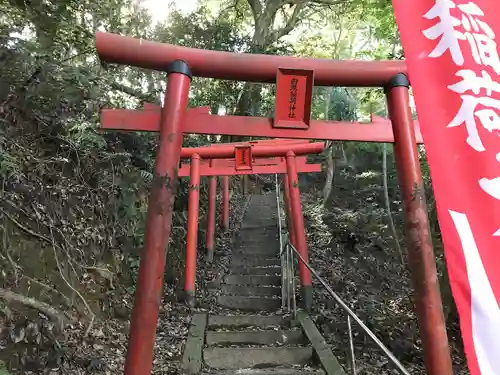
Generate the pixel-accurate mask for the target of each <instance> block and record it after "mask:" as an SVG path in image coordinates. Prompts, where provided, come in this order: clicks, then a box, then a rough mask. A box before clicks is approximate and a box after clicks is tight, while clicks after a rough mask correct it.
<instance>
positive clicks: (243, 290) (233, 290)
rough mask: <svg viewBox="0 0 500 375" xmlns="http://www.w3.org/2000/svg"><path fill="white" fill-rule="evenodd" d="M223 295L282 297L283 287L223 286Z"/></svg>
mask: <svg viewBox="0 0 500 375" xmlns="http://www.w3.org/2000/svg"><path fill="white" fill-rule="evenodd" d="M220 290H221V293H222V294H237V295H240V296H242V295H249V296H256V297H257V296H264V297H266V296H267V297H272V296H281V287H275V286H248V285H222V286H221V288H220Z"/></svg>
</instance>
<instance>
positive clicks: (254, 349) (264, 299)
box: [184, 192, 345, 375]
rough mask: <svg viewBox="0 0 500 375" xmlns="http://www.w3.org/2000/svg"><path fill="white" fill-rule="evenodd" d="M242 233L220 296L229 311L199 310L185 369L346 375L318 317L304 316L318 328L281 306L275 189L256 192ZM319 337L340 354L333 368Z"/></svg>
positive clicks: (229, 374) (258, 374)
mask: <svg viewBox="0 0 500 375" xmlns="http://www.w3.org/2000/svg"><path fill="white" fill-rule="evenodd" d="M238 237H239V238H238V239H237V241H236V244H235V245H236V247H235V249H234V251H233V254H232V259H231V263H230V267H229V274H227V275H226V276H225V278H224V280H223V283H222V284H221V285H220V288H219V289H220V294H219V296H218V297H217V303H218V304H219V305H220V306H221V307H223V308H224V309H225V310H224V311H227V314H226V315H210V316H208V317H207V316H206V315H204V314H196V315H194V317H193V321H192V323H191V329H190V337H188V342H187V345H186V349H185V353H184V369H185V372H187V373H197V372H200V370H201V371H202V372H203V373H204V374H212V373H217V374H226V375H232V374H241V375H244V374H249V375H250V374H252V375H271V374H273V375H323V374H325V371H323V370H322V369H321V367H324V368H325V369H326V370H327V371H326V372H327V374H328V375H332V374H336V375H345V374H344V372H343V371H342V369H341V367H340V365H339V364H338V362H337V361H336V359H335V357H333V355H331V351H330V350H329V349H327V348H326V343H325V342H324V340H323V338H322V337H321V335H320V334H319V332H317V329H316V328H315V326H314V323H313V322H312V320H310V318H309V317H308V316H307V315H304V318H305V320H304V321H307V319H309V320H308V321H309V326H310V327H311V325H312V327H313V328H311V329H309V330H307V329H304V328H305V326H304V322H299V323H298V324H297V322H293V321H292V319H291V318H290V316H288V315H287V314H284V313H283V312H282V311H281V310H280V309H281V266H280V264H281V263H280V258H279V238H278V226H277V218H276V196H275V194H274V192H270V193H268V194H263V195H255V196H253V197H252V200H251V202H250V204H249V207H248V210H247V213H246V215H245V218H244V221H243V223H242V226H241V230H240V233H239V236H238ZM250 314H253V315H250ZM306 326H307V324H306ZM314 330H316V331H314ZM311 332H312V333H311ZM314 335H316V339H315V337H314ZM318 336H319V338H318ZM314 340H316V341H318V340H320V341H321V342H319V341H318V342H319V345H320V346H321V345H322V348H323V349H325V348H326V350H327V351H329V353H330V355H331V357H332V358H333V359H334V367H330V371H329V370H328V365H327V367H325V365H324V363H323V362H324V361H323V360H322V356H321V355H319V361H318V354H320V353H317V352H318V350H317V349H318V348H317V347H315V346H314V342H313V341H314ZM193 342H194V344H193ZM319 362H321V364H322V365H319ZM332 369H333V370H332Z"/></svg>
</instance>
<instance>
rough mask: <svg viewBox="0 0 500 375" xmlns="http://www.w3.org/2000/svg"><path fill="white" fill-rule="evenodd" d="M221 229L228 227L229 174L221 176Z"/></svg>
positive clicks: (225, 229) (224, 229)
mask: <svg viewBox="0 0 500 375" xmlns="http://www.w3.org/2000/svg"><path fill="white" fill-rule="evenodd" d="M221 221H222V222H221V227H222V230H223V231H227V230H228V229H229V176H222V218H221Z"/></svg>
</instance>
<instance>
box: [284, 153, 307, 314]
mask: <svg viewBox="0 0 500 375" xmlns="http://www.w3.org/2000/svg"><path fill="white" fill-rule="evenodd" d="M286 167H287V173H288V179H289V180H288V182H289V185H288V186H289V196H290V208H291V211H292V212H291V213H292V214H291V217H292V222H293V232H294V235H295V238H294V241H295V242H294V246H295V248H296V249H297V251H298V253H299V254H300V255H301V256H302V258H303V259H304V261H305V262H307V263H308V264H309V254H308V252H307V238H306V232H305V227H304V217H303V216H302V205H301V202H300V190H299V176H298V174H297V166H296V163H295V153H294V152H293V151H288V152H287V154H286ZM299 273H300V281H301V284H302V303H303V305H304V306H303V307H304V309H306V310H308V311H309V310H311V306H312V280H311V272H310V271H309V269H308V268H307V266H306V265H305V264H304V263H303V262H302V261H300V260H299Z"/></svg>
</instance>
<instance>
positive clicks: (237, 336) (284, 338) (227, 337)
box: [205, 330, 307, 346]
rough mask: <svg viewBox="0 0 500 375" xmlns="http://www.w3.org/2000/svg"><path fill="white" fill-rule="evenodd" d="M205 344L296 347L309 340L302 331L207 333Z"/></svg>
mask: <svg viewBox="0 0 500 375" xmlns="http://www.w3.org/2000/svg"><path fill="white" fill-rule="evenodd" d="M205 343H206V344H207V345H209V346H212V345H273V344H280V345H285V344H286V345H294V344H305V343H307V339H306V337H305V336H304V334H303V333H302V331H300V330H295V331H291V330H287V331H283V330H279V331H234V332H212V331H209V332H207V336H206V339H205Z"/></svg>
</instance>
